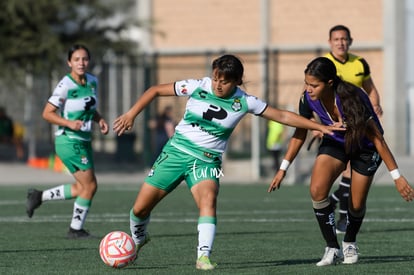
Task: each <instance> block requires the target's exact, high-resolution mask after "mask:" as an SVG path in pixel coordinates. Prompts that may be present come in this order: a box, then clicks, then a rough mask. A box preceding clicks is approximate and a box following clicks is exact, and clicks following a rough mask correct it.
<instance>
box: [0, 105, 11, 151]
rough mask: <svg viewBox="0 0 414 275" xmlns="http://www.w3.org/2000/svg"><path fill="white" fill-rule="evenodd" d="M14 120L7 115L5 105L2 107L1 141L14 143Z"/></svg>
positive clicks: (0, 111) (0, 114)
mask: <svg viewBox="0 0 414 275" xmlns="http://www.w3.org/2000/svg"><path fill="white" fill-rule="evenodd" d="M12 141H13V120H12V119H11V118H10V117H9V116H8V115H7V113H6V110H5V109H4V107H0V142H1V143H12Z"/></svg>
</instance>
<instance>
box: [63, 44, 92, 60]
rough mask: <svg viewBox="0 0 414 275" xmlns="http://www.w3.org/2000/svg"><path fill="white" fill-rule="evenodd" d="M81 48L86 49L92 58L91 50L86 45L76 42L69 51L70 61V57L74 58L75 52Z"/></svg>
mask: <svg viewBox="0 0 414 275" xmlns="http://www.w3.org/2000/svg"><path fill="white" fill-rule="evenodd" d="M79 49H83V50H85V51H86V53H87V54H88V58H89V59H91V53H90V52H89V50H88V48H87V47H86V46H84V45H81V44H75V45H73V46H72V47H70V49H69V51H68V61H70V59H71V58H72V55H73V53H74V52H76V51H77V50H79Z"/></svg>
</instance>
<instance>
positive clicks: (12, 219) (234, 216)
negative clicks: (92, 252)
mask: <svg viewBox="0 0 414 275" xmlns="http://www.w3.org/2000/svg"><path fill="white" fill-rule="evenodd" d="M292 212H293V211H283V210H282V211H263V212H260V211H255V213H254V214H255V215H254V216H256V215H260V214H262V215H263V214H272V215H273V214H274V215H275V217H274V218H266V217H257V218H255V217H251V216H252V213H250V214H249V216H250V217H249V218H247V217H246V216H245V214H244V213H243V212H235V211H231V212H220V213H219V214H218V219H219V221H220V223H246V222H250V223H251V222H254V223H276V222H284V223H297V222H312V223H313V222H315V219H314V218H312V217H311V216H309V213H308V212H309V211H305V210H303V211H294V212H295V213H304V214H305V215H306V216H307V217H309V218H296V217H291V218H286V217H284V218H277V215H278V214H283V215H286V214H287V213H292ZM390 212H394V213H395V212H401V211H396V210H395V209H394V210H393V211H390ZM184 215H185V216H187V217H183V213H174V212H170V213H161V214H154V215H153V216H152V217H151V222H152V223H196V222H197V220H198V216H197V213H196V212H194V213H192V212H187V213H185V214H184ZM368 215H369V214H368ZM70 218H71V215H51V216H43V215H38V216H36V215H35V216H34V217H33V218H31V219H30V218H28V217H27V216H26V215H20V216H0V223H59V222H64V223H67V222H68V221H69V220H70ZM87 222H96V223H99V222H105V223H108V222H110V223H129V215H128V213H122V214H119V213H105V214H99V215H98V214H92V213H91V214H89V215H88V217H87ZM367 222H368V223H370V222H375V223H414V218H399V219H396V218H375V217H373V218H370V217H367V218H365V219H364V223H367Z"/></svg>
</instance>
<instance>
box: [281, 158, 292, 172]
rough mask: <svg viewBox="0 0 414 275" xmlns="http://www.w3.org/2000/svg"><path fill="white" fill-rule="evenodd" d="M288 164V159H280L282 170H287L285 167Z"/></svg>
mask: <svg viewBox="0 0 414 275" xmlns="http://www.w3.org/2000/svg"><path fill="white" fill-rule="evenodd" d="M289 165H290V161H288V160H287V159H284V160H282V163H281V164H280V168H279V169H280V170H283V171H287V169H288V168H289Z"/></svg>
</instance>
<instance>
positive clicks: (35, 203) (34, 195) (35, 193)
mask: <svg viewBox="0 0 414 275" xmlns="http://www.w3.org/2000/svg"><path fill="white" fill-rule="evenodd" d="M42 193H43V192H42V191H39V190H36V189H29V190H28V191H27V201H26V213H27V216H29V218H31V217H32V216H33V213H34V210H35V209H36V208H38V207H39V206H40V205H41V204H42Z"/></svg>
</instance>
